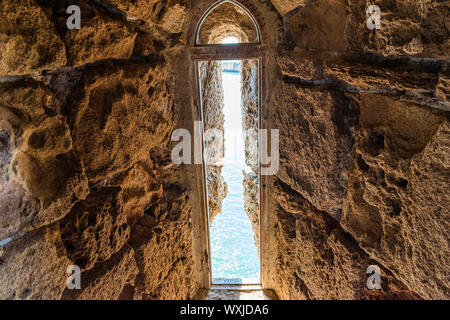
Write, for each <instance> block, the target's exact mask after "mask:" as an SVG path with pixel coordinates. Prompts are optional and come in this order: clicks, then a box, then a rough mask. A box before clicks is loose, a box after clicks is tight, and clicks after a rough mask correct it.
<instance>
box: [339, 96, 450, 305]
mask: <svg viewBox="0 0 450 320" xmlns="http://www.w3.org/2000/svg"><path fill="white" fill-rule="evenodd" d="M406 110H407V111H406ZM360 121H361V129H360V131H359V133H358V136H357V140H356V146H355V147H356V153H357V154H356V157H355V161H354V168H353V170H352V172H351V173H350V175H349V192H348V195H347V197H346V201H345V204H344V210H343V220H342V225H343V227H344V228H345V229H346V230H348V231H349V232H350V233H351V234H352V235H353V236H354V237H355V239H356V240H357V241H358V242H359V243H360V245H361V246H362V248H364V249H365V250H367V252H369V253H370V254H371V255H373V256H374V257H377V258H378V259H379V260H380V261H382V262H383V265H385V266H386V267H387V268H389V270H391V271H392V272H394V274H396V275H397V276H398V277H399V278H400V279H401V280H402V281H404V282H405V283H406V284H407V285H408V286H409V287H410V288H411V289H413V290H414V291H415V292H417V293H418V294H420V295H421V296H422V297H424V298H431V297H441V298H445V297H446V296H447V289H446V288H448V285H449V284H448V279H447V276H446V271H445V270H439V271H437V270H436V269H435V265H446V264H447V263H448V261H447V260H448V250H447V249H446V248H447V246H446V243H447V240H448V239H446V238H447V237H446V236H444V235H445V234H446V231H445V230H446V228H448V222H447V220H448V219H447V218H448V217H447V214H446V213H445V212H446V206H447V205H446V204H447V203H448V201H449V198H448V195H447V194H446V192H445V191H444V190H445V186H446V184H447V183H448V177H449V171H448V170H449V169H448V165H447V164H448V159H447V156H448V147H449V146H448V134H449V129H448V128H449V126H448V120H447V118H446V116H445V115H442V114H441V113H440V112H437V111H435V112H433V111H432V110H429V109H425V108H421V107H417V106H414V105H405V104H401V103H398V102H394V101H392V100H390V99H387V98H384V99H381V98H380V97H377V99H373V97H372V96H370V95H368V96H365V97H364V99H363V100H362V102H361V120H360ZM430 257H431V258H430ZM430 259H431V260H430ZM429 261H432V262H431V263H430V262H429ZM430 274H433V276H432V277H430V276H429V275H430Z"/></svg>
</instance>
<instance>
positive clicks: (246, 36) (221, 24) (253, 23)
mask: <svg viewBox="0 0 450 320" xmlns="http://www.w3.org/2000/svg"><path fill="white" fill-rule="evenodd" d="M227 36H233V37H236V38H237V39H238V40H239V43H253V44H260V43H261V30H260V27H259V24H258V22H257V20H256V18H255V17H254V16H253V14H252V13H251V12H250V10H249V9H247V8H246V7H245V6H244V5H243V4H241V3H240V2H238V1H235V0H221V1H217V2H216V3H214V4H213V5H212V6H210V7H209V8H208V9H207V10H206V12H205V13H204V14H203V16H202V17H201V18H200V20H199V21H198V24H197V26H196V29H195V37H194V39H195V44H194V45H196V46H198V45H211V44H221V42H222V40H223V38H225V37H227Z"/></svg>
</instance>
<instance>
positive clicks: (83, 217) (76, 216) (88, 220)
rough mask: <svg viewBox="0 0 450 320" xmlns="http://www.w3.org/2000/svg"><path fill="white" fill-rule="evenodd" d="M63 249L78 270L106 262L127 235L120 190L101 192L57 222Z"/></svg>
mask: <svg viewBox="0 0 450 320" xmlns="http://www.w3.org/2000/svg"><path fill="white" fill-rule="evenodd" d="M60 226H61V232H62V239H63V242H64V245H65V247H66V249H67V252H68V255H69V256H70V258H71V260H73V261H74V262H75V264H76V265H78V266H79V267H80V268H82V269H91V268H92V267H93V266H94V264H95V263H96V262H102V261H106V260H108V259H109V258H110V257H111V255H112V254H114V253H116V252H117V251H119V250H120V248H122V246H123V245H124V244H125V242H126V241H127V240H128V238H129V235H130V229H129V226H128V225H127V221H126V217H125V214H124V212H123V199H122V192H121V189H120V188H117V187H115V188H114V187H111V188H104V189H101V190H100V191H97V192H93V193H91V194H90V195H89V196H88V197H87V198H86V200H85V201H81V202H79V203H77V204H76V205H75V206H74V207H73V209H72V211H71V212H70V214H69V215H68V216H67V217H65V218H64V219H63V220H62V221H61V222H60Z"/></svg>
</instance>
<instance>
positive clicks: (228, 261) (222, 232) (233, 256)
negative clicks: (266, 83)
mask: <svg viewBox="0 0 450 320" xmlns="http://www.w3.org/2000/svg"><path fill="white" fill-rule="evenodd" d="M222 75H223V85H224V98H225V107H224V115H225V155H224V160H223V169H222V176H223V177H224V179H225V181H226V183H227V184H228V195H227V197H226V198H225V199H224V201H223V203H222V213H221V214H219V215H217V216H216V217H215V218H214V221H213V224H212V226H211V229H210V236H211V253H212V254H211V262H212V276H213V279H217V278H225V279H235V278H257V279H259V259H258V255H257V249H256V246H255V243H254V240H253V231H252V227H251V224H250V220H249V219H248V217H247V215H246V213H245V211H244V197H243V187H242V181H243V174H242V170H243V169H245V168H246V164H245V154H244V143H243V135H242V127H241V91H240V90H241V75H240V73H229V72H224V73H222Z"/></svg>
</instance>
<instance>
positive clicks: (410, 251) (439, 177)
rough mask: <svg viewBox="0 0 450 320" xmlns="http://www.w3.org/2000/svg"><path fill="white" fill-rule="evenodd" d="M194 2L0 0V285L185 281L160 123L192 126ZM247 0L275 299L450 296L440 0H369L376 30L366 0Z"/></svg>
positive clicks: (185, 238)
mask: <svg viewBox="0 0 450 320" xmlns="http://www.w3.org/2000/svg"><path fill="white" fill-rule="evenodd" d="M200 1H201V2H202V1H205V0H198V1H197V0H192V1H183V0H169V1H156V0H152V1H147V0H137V1H133V2H131V1H125V0H104V1H103V3H106V4H109V5H112V6H113V7H116V8H118V9H111V8H109V7H107V6H104V5H102V4H101V3H100V2H98V1H81V0H71V1H70V3H69V1H57V0H54V1H43V0H42V1H41V0H19V1H17V0H15V1H12V0H3V1H2V2H0V17H1V23H0V24H1V25H0V284H1V285H0V298H2V299H94V298H95V299H117V298H120V299H164V298H171V299H187V298H193V297H195V294H196V292H197V289H198V288H199V286H200V285H201V284H200V283H201V281H200V278H201V277H204V274H206V272H204V273H203V274H202V273H201V271H205V265H204V264H205V261H206V260H207V254H206V253H205V252H204V251H201V250H198V247H199V245H198V241H199V239H200V237H199V234H200V232H199V230H198V228H199V224H198V220H199V217H200V213H201V209H202V208H201V204H200V203H199V202H198V201H197V200H196V199H197V195H198V190H199V188H198V186H197V185H196V183H195V181H196V180H195V174H194V169H193V167H194V166H187V165H183V166H180V167H176V166H174V165H173V164H172V162H171V160H170V151H171V147H172V146H173V144H174V143H170V134H171V132H172V131H173V130H174V129H175V128H180V127H181V128H186V129H189V130H190V131H191V132H193V130H192V123H193V121H192V118H193V115H192V114H193V111H192V105H193V104H194V102H195V101H194V99H193V92H194V89H195V85H194V84H192V81H191V80H192V78H191V77H190V76H191V75H192V65H191V64H190V63H189V61H190V60H189V59H188V53H187V48H188V47H189V46H191V44H192V43H188V42H187V40H188V39H189V37H188V36H187V35H186V32H185V31H186V30H187V29H188V26H189V24H190V23H191V22H192V21H191V18H190V14H191V6H193V4H198V3H200ZM242 3H243V4H244V5H246V6H247V7H249V8H252V9H257V10H256V14H257V18H258V19H259V21H261V22H262V23H261V25H260V27H261V29H262V31H263V34H262V36H263V39H264V41H265V43H264V44H265V45H267V54H266V55H265V65H264V70H263V76H264V78H263V84H264V87H265V88H266V91H265V95H264V96H263V97H262V99H263V101H264V103H265V104H264V105H265V106H266V109H264V110H262V113H261V119H262V120H263V123H264V126H265V128H267V129H271V128H278V129H280V157H281V159H280V170H279V172H278V173H277V174H276V175H275V176H273V177H270V178H268V179H267V181H265V182H264V184H263V185H262V186H261V188H262V194H263V195H264V197H265V198H264V201H265V203H264V207H265V208H266V209H267V213H268V217H267V219H268V223H267V225H268V227H267V230H262V231H263V232H267V234H266V235H267V238H268V239H269V243H266V244H265V246H267V247H268V248H269V251H268V252H266V253H267V254H266V255H265V256H264V257H263V259H266V258H267V257H269V259H270V261H269V262H268V263H265V264H264V268H265V269H264V270H263V271H264V273H265V274H268V276H269V277H268V278H265V280H266V281H267V283H268V284H269V285H270V286H271V287H272V288H273V289H275V291H276V293H277V294H278V296H279V297H280V298H281V299H294V298H296V299H334V298H342V299H384V298H408V299H409V298H411V299H414V298H423V299H438V298H441V299H448V297H449V287H450V284H449V277H448V274H449V267H448V266H449V258H448V257H450V255H449V252H448V229H449V223H448V221H449V215H448V209H447V207H448V203H449V196H448V194H447V192H445V191H446V190H447V189H448V181H449V176H450V173H449V167H448V163H449V154H450V152H449V133H450V129H449V110H450V105H449V92H450V89H449V78H450V73H449V66H448V63H449V62H448V52H449V39H450V37H449V30H448V25H446V19H445V18H446V17H448V16H449V11H450V8H449V4H448V1H420V2H418V1H412V0H411V1H408V0H389V1H387V0H375V1H373V2H371V4H376V5H379V6H380V8H381V10H382V13H383V14H382V25H381V29H380V30H369V29H368V28H367V26H366V19H367V16H366V13H365V10H366V6H367V1H365V0H351V1H350V0H348V1H344V0H318V1H305V0H273V1H271V3H272V4H273V7H272V6H271V5H270V2H267V1H252V0H242ZM70 4H77V5H79V6H80V7H81V8H82V26H83V28H82V29H81V30H71V31H69V30H67V28H66V18H67V15H66V13H65V10H66V8H67V7H68V5H70ZM275 10H278V13H279V14H280V15H279V16H278V13H277V12H276V11H275ZM130 15H132V16H135V17H136V18H131V17H130ZM24 21H26V23H24ZM235 27H236V29H234V30H235V31H236V30H238V29H239V28H240V27H239V25H235ZM283 28H284V29H283ZM217 30H221V29H217ZM243 34H246V33H245V32H244V33H243ZM221 36H222V37H223V34H222V35H221ZM218 39H219V38H218ZM217 41H219V40H217ZM261 200H263V199H261ZM195 241H197V243H196V242H195ZM263 246H264V244H263ZM198 261H203V262H202V263H203V264H202V265H201V266H200V265H199V264H198ZM73 264H77V265H79V267H80V268H81V270H82V277H81V279H82V290H79V291H72V290H68V289H66V280H67V277H68V276H69V274H67V273H66V270H67V267H68V266H70V265H73ZM372 264H376V265H378V266H380V268H381V271H382V287H383V288H382V290H380V291H368V290H367V289H366V287H365V284H366V279H367V276H366V274H365V273H366V270H367V266H368V265H372Z"/></svg>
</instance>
